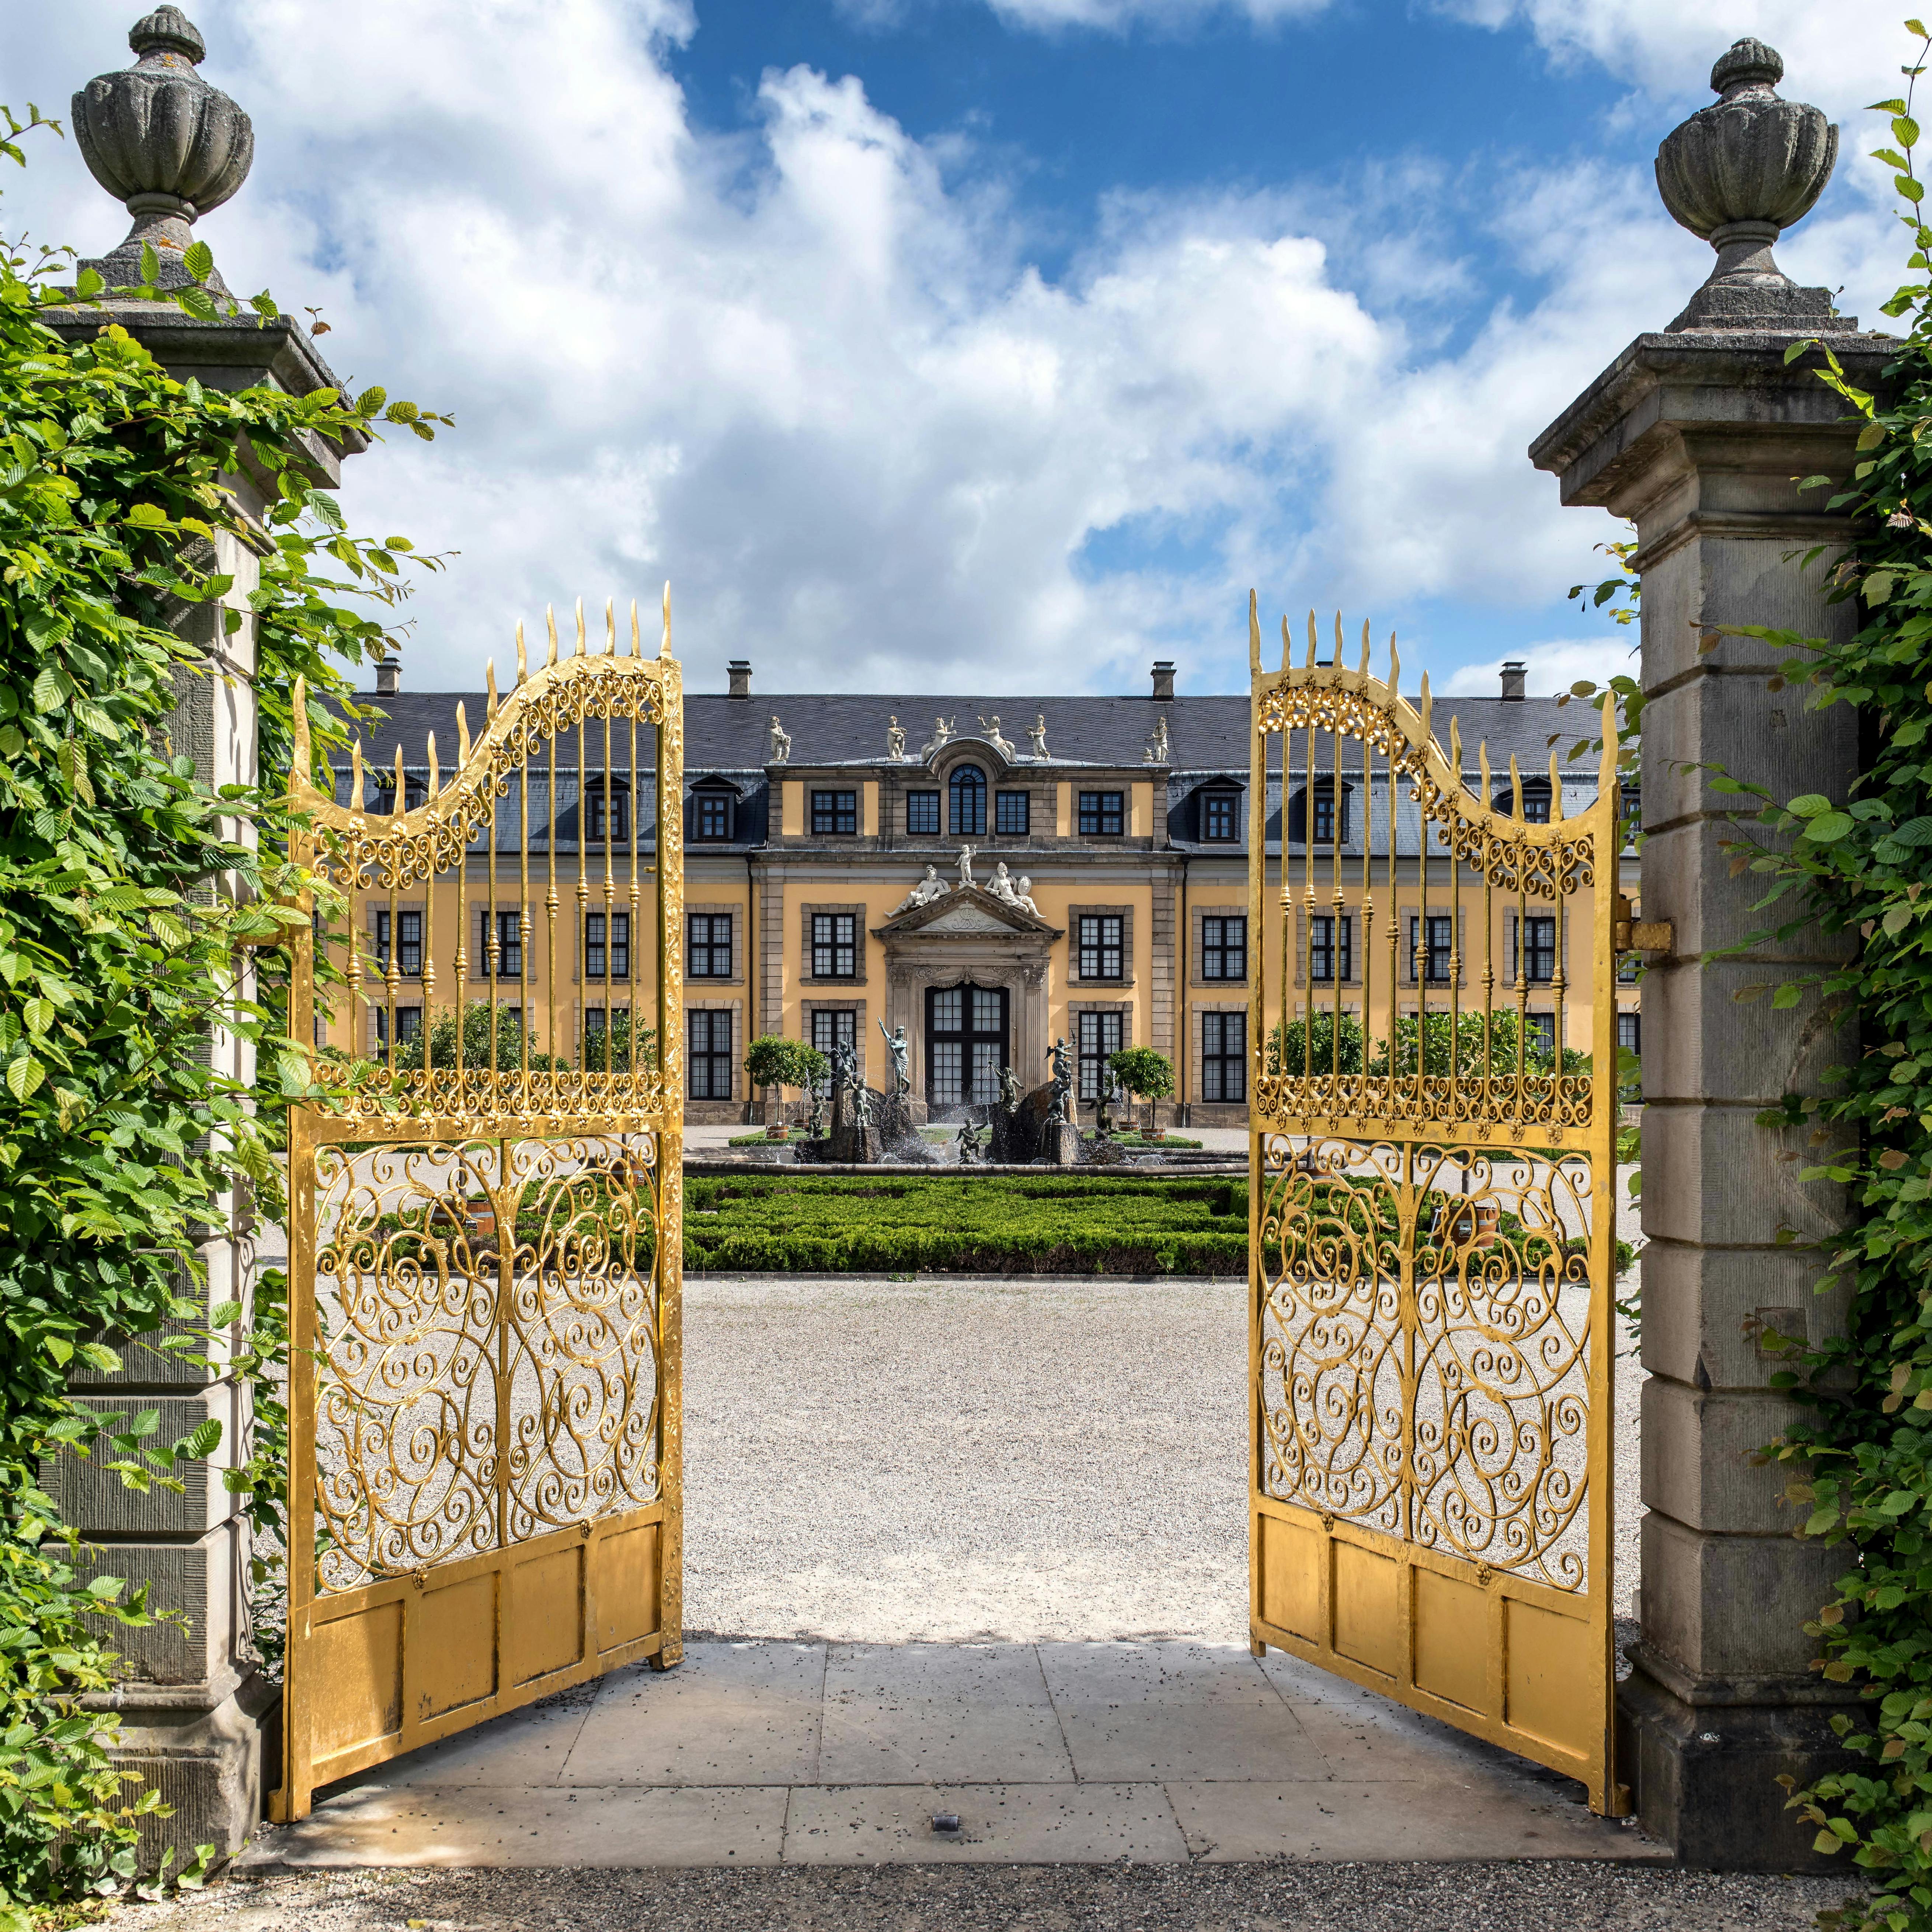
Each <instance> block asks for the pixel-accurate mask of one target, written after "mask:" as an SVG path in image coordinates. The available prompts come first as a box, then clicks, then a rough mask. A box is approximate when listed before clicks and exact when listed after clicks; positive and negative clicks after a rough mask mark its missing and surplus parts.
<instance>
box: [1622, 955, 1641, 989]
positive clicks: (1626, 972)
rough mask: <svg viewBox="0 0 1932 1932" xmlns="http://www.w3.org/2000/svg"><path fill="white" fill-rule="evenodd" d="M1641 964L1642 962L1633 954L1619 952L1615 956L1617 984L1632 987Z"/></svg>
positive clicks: (1635, 982)
mask: <svg viewBox="0 0 1932 1932" xmlns="http://www.w3.org/2000/svg"><path fill="white" fill-rule="evenodd" d="M1642 965H1643V961H1642V960H1641V959H1639V958H1638V956H1637V955H1636V954H1635V953H1619V954H1618V955H1617V983H1618V984H1619V986H1635V985H1636V984H1637V971H1638V969H1639V968H1640V967H1641V966H1642Z"/></svg>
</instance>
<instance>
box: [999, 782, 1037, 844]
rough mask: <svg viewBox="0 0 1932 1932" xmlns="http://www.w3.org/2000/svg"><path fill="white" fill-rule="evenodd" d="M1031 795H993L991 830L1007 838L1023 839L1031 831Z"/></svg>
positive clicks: (1016, 792)
mask: <svg viewBox="0 0 1932 1932" xmlns="http://www.w3.org/2000/svg"><path fill="white" fill-rule="evenodd" d="M1032 805H1033V794H1032V793H1031V792H1024V791H1003V792H1000V793H996V794H995V798H994V801H993V829H994V830H995V832H999V833H1001V835H1003V836H1004V837H1007V838H1024V837H1025V835H1026V834H1027V832H1028V831H1029V830H1030V829H1031V814H1032Z"/></svg>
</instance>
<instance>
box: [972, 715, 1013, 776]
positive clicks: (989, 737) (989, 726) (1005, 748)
mask: <svg viewBox="0 0 1932 1932" xmlns="http://www.w3.org/2000/svg"><path fill="white" fill-rule="evenodd" d="M980 730H983V732H985V733H986V742H987V743H988V744H989V745H992V748H993V749H994V750H995V751H997V752H998V753H999V754H1000V756H1001V757H1003V758H1004V759H1005V760H1007V763H1009V764H1010V763H1012V762H1013V760H1014V759H1015V758H1016V757H1018V756H1019V746H1018V745H1016V744H1015V743H1014V742H1013V740H1012V739H1010V738H1004V737H1002V736H1001V735H1000V714H999V713H998V712H997V711H996V712H994V713H993V715H992V717H990V718H981V719H980Z"/></svg>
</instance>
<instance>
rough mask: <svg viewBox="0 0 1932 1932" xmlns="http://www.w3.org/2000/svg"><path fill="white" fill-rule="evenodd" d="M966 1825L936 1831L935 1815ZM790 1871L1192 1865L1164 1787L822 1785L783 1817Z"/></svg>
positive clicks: (801, 1795) (797, 1794)
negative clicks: (796, 1867)
mask: <svg viewBox="0 0 1932 1932" xmlns="http://www.w3.org/2000/svg"><path fill="white" fill-rule="evenodd" d="M941 1811H945V1812H951V1813H953V1814H956V1816H957V1817H958V1818H959V1823H960V1831H959V1835H957V1836H954V1835H952V1834H950V1833H944V1834H942V1833H940V1832H935V1831H934V1830H933V1829H932V1819H933V1814H935V1812H941ZM784 1855H785V1861H786V1862H787V1864H874V1863H878V1864H949V1863H954V1862H957V1863H959V1864H987V1863H996V1864H1103V1863H1106V1862H1109V1861H1113V1860H1134V1861H1145V1860H1148V1859H1160V1860H1163V1861H1165V1860H1169V1859H1184V1858H1186V1857H1187V1845H1186V1843H1185V1841H1184V1840H1183V1838H1182V1837H1181V1828H1180V1827H1179V1826H1178V1825H1177V1824H1176V1823H1175V1817H1174V1811H1173V1808H1172V1806H1171V1805H1169V1802H1168V1800H1167V1796H1166V1793H1165V1792H1163V1790H1161V1788H1160V1786H1159V1785H1157V1784H1071V1783H1069V1784H961V1785H904V1784H894V1785H856V1786H846V1787H827V1786H820V1787H816V1788H814V1789H812V1790H797V1791H794V1792H793V1793H792V1795H791V1807H790V1811H788V1812H787V1814H786V1817H785V1852H784Z"/></svg>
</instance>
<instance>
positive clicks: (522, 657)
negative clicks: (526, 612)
mask: <svg viewBox="0 0 1932 1932" xmlns="http://www.w3.org/2000/svg"><path fill="white" fill-rule="evenodd" d="M529 674H530V660H529V652H527V651H526V649H524V647H523V619H521V618H520V617H519V618H518V619H517V683H519V684H521V683H522V682H523V679H525V678H526V677H528V676H529Z"/></svg>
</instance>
